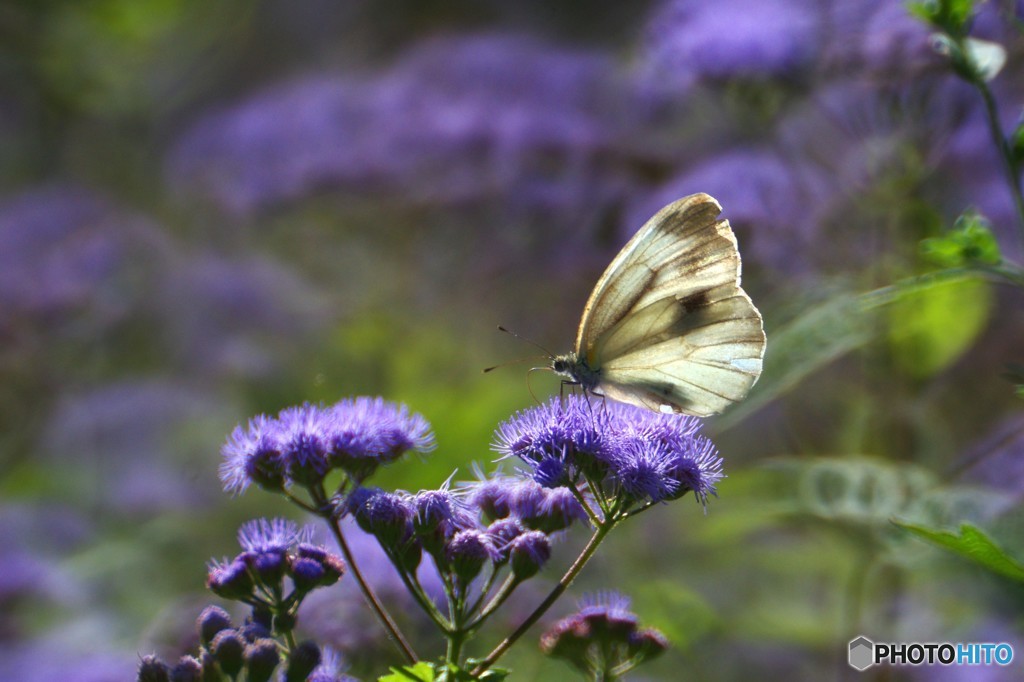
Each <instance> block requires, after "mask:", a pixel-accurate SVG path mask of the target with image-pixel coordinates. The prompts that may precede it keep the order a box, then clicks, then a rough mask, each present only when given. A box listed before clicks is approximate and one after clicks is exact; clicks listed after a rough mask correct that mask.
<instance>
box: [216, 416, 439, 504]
mask: <svg viewBox="0 0 1024 682" xmlns="http://www.w3.org/2000/svg"><path fill="white" fill-rule="evenodd" d="M433 448H434V435H433V433H432V432H431V430H430V424H429V423H427V421H426V420H425V419H424V418H423V417H422V416H421V415H419V414H413V413H410V412H409V410H408V408H407V407H405V406H404V405H396V404H394V403H389V402H386V401H384V400H383V399H381V398H367V397H359V398H352V399H345V400H342V401H341V402H339V403H337V404H335V405H333V406H331V407H323V406H319V405H310V404H306V405H302V406H299V407H290V408H287V409H285V410H282V411H281V412H280V414H278V416H277V418H276V419H275V418H271V417H267V416H265V415H260V416H257V417H255V418H253V419H252V420H250V421H249V423H248V425H247V426H245V427H243V426H239V427H237V428H236V429H235V430H234V432H233V433H232V434H231V436H230V438H229V439H228V441H227V443H226V444H225V445H224V447H223V448H221V454H222V455H223V457H224V460H223V462H222V463H221V466H220V478H221V481H222V482H223V484H224V489H225V490H227V491H229V492H233V493H241V492H243V491H245V490H246V489H247V488H248V487H249V485H250V484H251V483H256V484H258V485H260V486H261V487H264V488H267V489H269V490H280V489H282V488H283V487H285V486H287V485H291V484H300V485H315V484H318V483H319V482H320V481H321V480H322V479H323V477H324V476H325V475H326V474H327V472H328V471H330V470H331V469H335V468H340V469H342V470H343V471H345V473H346V474H347V475H348V476H349V477H350V478H351V479H353V480H355V481H357V482H359V481H362V480H365V479H366V478H367V477H368V476H370V475H371V474H372V473H373V472H374V471H376V469H377V467H379V466H381V465H382V464H387V463H389V462H392V461H394V460H395V459H397V458H399V457H401V456H402V455H403V454H405V453H406V452H408V451H410V450H414V451H417V452H429V451H430V450H432V449H433Z"/></svg>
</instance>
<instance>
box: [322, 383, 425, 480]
mask: <svg viewBox="0 0 1024 682" xmlns="http://www.w3.org/2000/svg"><path fill="white" fill-rule="evenodd" d="M328 412H329V414H328V416H329V419H330V424H329V427H328V431H329V434H328V438H329V442H330V451H329V458H330V460H331V463H332V464H333V465H335V466H339V467H341V468H342V469H343V470H345V472H346V473H347V474H348V475H349V476H350V477H351V478H353V479H354V480H356V481H363V480H365V479H366V478H367V477H368V476H369V475H370V474H372V473H373V472H374V471H376V469H377V467H378V466H380V465H381V464H387V463H389V462H392V461H394V460H396V459H398V458H399V457H401V456H402V455H403V454H405V453H406V452H407V451H409V450H414V451H416V452H421V453H425V452H430V451H431V450H433V449H434V447H435V441H434V434H433V433H432V432H431V430H430V424H429V423H428V422H427V420H426V419H424V418H423V416H422V415H419V414H415V413H410V412H409V408H407V407H406V406H405V405H400V404H395V403H389V402H387V401H385V400H384V399H383V398H367V397H362V396H360V397H358V398H354V399H353V398H347V399H345V400H342V401H341V402H339V403H337V404H335V405H334V406H333V407H331V408H330V410H329V411H328Z"/></svg>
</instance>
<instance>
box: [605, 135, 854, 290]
mask: <svg viewBox="0 0 1024 682" xmlns="http://www.w3.org/2000/svg"><path fill="white" fill-rule="evenodd" d="M825 177H827V176H826V175H825V174H823V173H822V172H821V169H818V168H815V167H814V166H812V165H810V164H809V163H808V162H807V161H805V160H803V159H800V158H789V156H788V155H786V154H782V153H779V152H776V151H773V150H771V149H768V148H751V149H734V150H723V151H719V152H716V153H715V155H714V156H712V157H709V158H706V159H703V160H701V161H698V162H696V163H694V164H693V165H691V166H689V167H687V168H686V169H685V170H684V171H683V172H681V173H679V174H678V175H676V176H675V177H673V178H671V179H669V180H668V181H667V182H665V183H664V184H663V185H662V186H661V187H659V188H658V189H656V190H655V191H654V192H652V193H651V194H650V195H648V196H646V197H643V198H642V199H641V200H640V201H637V202H635V204H634V206H633V207H632V208H630V209H629V210H628V211H627V213H626V222H625V223H624V224H623V232H628V233H629V234H630V235H632V234H633V233H634V232H635V231H636V230H637V228H638V227H639V226H640V225H642V224H643V223H644V221H645V220H646V219H647V218H648V217H649V216H651V215H653V214H654V212H655V211H657V210H658V209H659V208H660V207H662V206H664V205H665V204H667V203H669V202H671V201H674V200H676V199H678V198H679V197H683V196H686V195H688V194H693V193H694V192H707V193H708V194H710V195H711V196H713V197H715V198H716V199H717V200H718V201H719V202H720V203H721V204H722V209H723V210H722V217H723V218H727V219H728V220H729V222H730V224H732V226H733V228H734V229H735V230H736V232H737V235H738V238H739V242H740V250H741V252H742V253H743V256H744V258H748V257H753V258H754V259H756V260H757V261H759V262H760V263H763V264H767V265H770V266H773V267H775V268H777V269H779V270H782V271H785V272H786V273H787V274H789V273H792V272H793V269H794V268H799V267H800V264H801V263H812V262H813V260H812V259H811V258H810V256H811V255H812V251H813V249H814V248H815V247H817V246H818V245H819V242H820V239H818V237H819V235H820V228H819V224H820V220H821V218H822V216H823V215H824V213H825V211H826V210H827V209H828V208H829V207H830V199H831V198H832V197H833V196H835V194H836V188H835V187H833V186H830V184H829V183H828V181H827V180H825V179H824V178H825Z"/></svg>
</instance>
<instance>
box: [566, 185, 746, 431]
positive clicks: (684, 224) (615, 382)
mask: <svg viewBox="0 0 1024 682" xmlns="http://www.w3.org/2000/svg"><path fill="white" fill-rule="evenodd" d="M721 211H722V208H721V206H720V205H719V204H718V202H717V201H715V200H714V199H713V198H712V197H710V196H708V195H707V194H694V195H691V196H689V197H686V198H684V199H680V200H679V201H676V202H674V203H672V204H669V205H668V206H666V207H665V208H663V209H662V210H661V211H659V212H658V213H657V214H656V215H655V216H654V217H653V218H651V219H650V220H649V221H647V223H646V224H645V225H644V226H643V227H642V228H641V229H640V231H639V232H637V234H636V235H635V236H634V237H633V239H631V240H630V241H629V243H628V244H626V246H625V247H624V248H623V249H622V251H621V252H620V253H619V255H618V256H616V257H615V260H613V261H612V262H611V264H610V265H609V266H608V268H607V270H605V272H604V274H603V275H602V276H601V279H600V280H598V282H597V285H596V286H595V287H594V291H593V293H591V295H590V300H589V301H588V302H587V306H586V308H585V309H584V311H583V319H582V320H581V322H580V328H579V333H578V335H577V338H576V352H577V355H579V356H580V357H581V358H585V360H586V363H587V364H588V365H589V366H590V367H591V368H593V369H595V370H597V371H598V372H599V375H600V384H599V392H601V393H604V394H605V395H607V396H609V397H612V398H615V399H617V400H622V401H624V402H629V403H633V404H637V405H642V406H644V407H648V408H651V409H654V410H659V409H665V407H666V406H667V408H669V409H671V410H673V411H679V412H686V413H688V414H694V415H698V416H707V415H710V414H714V413H716V412H720V411H721V410H722V409H724V408H725V407H726V406H727V405H729V404H730V403H733V402H735V401H737V400H739V399H741V398H742V397H743V396H744V395H746V393H747V391H748V390H749V389H750V387H751V386H753V384H754V382H755V381H757V378H758V376H760V374H761V359H762V357H763V355H764V346H765V336H764V329H763V325H762V321H761V314H760V313H759V312H758V311H757V308H755V307H754V304H753V303H752V302H751V300H750V298H749V297H748V296H747V294H746V293H745V292H744V291H743V289H741V288H740V255H739V251H738V250H737V246H736V237H735V236H734V235H733V233H732V229H731V228H730V227H729V223H728V221H726V220H718V214H719V213H721Z"/></svg>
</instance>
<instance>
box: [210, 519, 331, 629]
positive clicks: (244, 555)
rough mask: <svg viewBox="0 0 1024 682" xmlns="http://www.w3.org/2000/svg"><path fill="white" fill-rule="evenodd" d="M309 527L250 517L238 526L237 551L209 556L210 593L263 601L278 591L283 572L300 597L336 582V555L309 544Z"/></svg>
mask: <svg viewBox="0 0 1024 682" xmlns="http://www.w3.org/2000/svg"><path fill="white" fill-rule="evenodd" d="M310 537H311V531H310V530H309V529H301V530H300V529H299V528H298V527H297V526H296V524H295V523H293V522H292V521H287V520H285V519H273V520H270V521H268V520H266V519H256V520H254V521H250V522H248V523H246V524H245V525H243V526H242V527H241V528H240V529H239V531H238V543H239V544H240V545H241V546H242V549H243V551H242V552H241V553H240V554H238V555H237V556H236V557H235V558H234V559H231V560H225V561H214V562H213V563H212V564H211V565H210V571H209V574H208V575H207V579H206V584H207V587H209V588H210V591H212V592H213V593H214V594H216V595H218V596H220V597H224V598H225V599H235V600H241V601H245V602H246V603H250V604H252V603H266V607H267V609H268V610H271V608H272V607H274V606H276V605H275V604H273V603H270V602H267V599H268V598H269V599H271V600H273V599H276V597H274V596H273V595H281V594H283V580H284V578H286V577H287V578H289V579H290V580H291V582H292V585H293V587H294V595H295V596H294V597H289V598H288V599H291V600H295V599H298V600H301V598H302V597H303V596H304V595H305V594H307V593H309V592H310V591H312V590H313V589H315V588H317V587H327V586H330V585H333V584H334V583H336V582H338V580H339V579H340V578H341V576H342V574H343V573H344V571H345V564H344V562H343V561H342V560H341V558H340V557H338V556H336V555H334V554H331V553H330V552H328V551H327V550H326V549H325V548H324V547H323V546H321V545H315V544H312V543H311V542H310V541H309V539H310ZM268 595H270V596H269V597H268Z"/></svg>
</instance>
